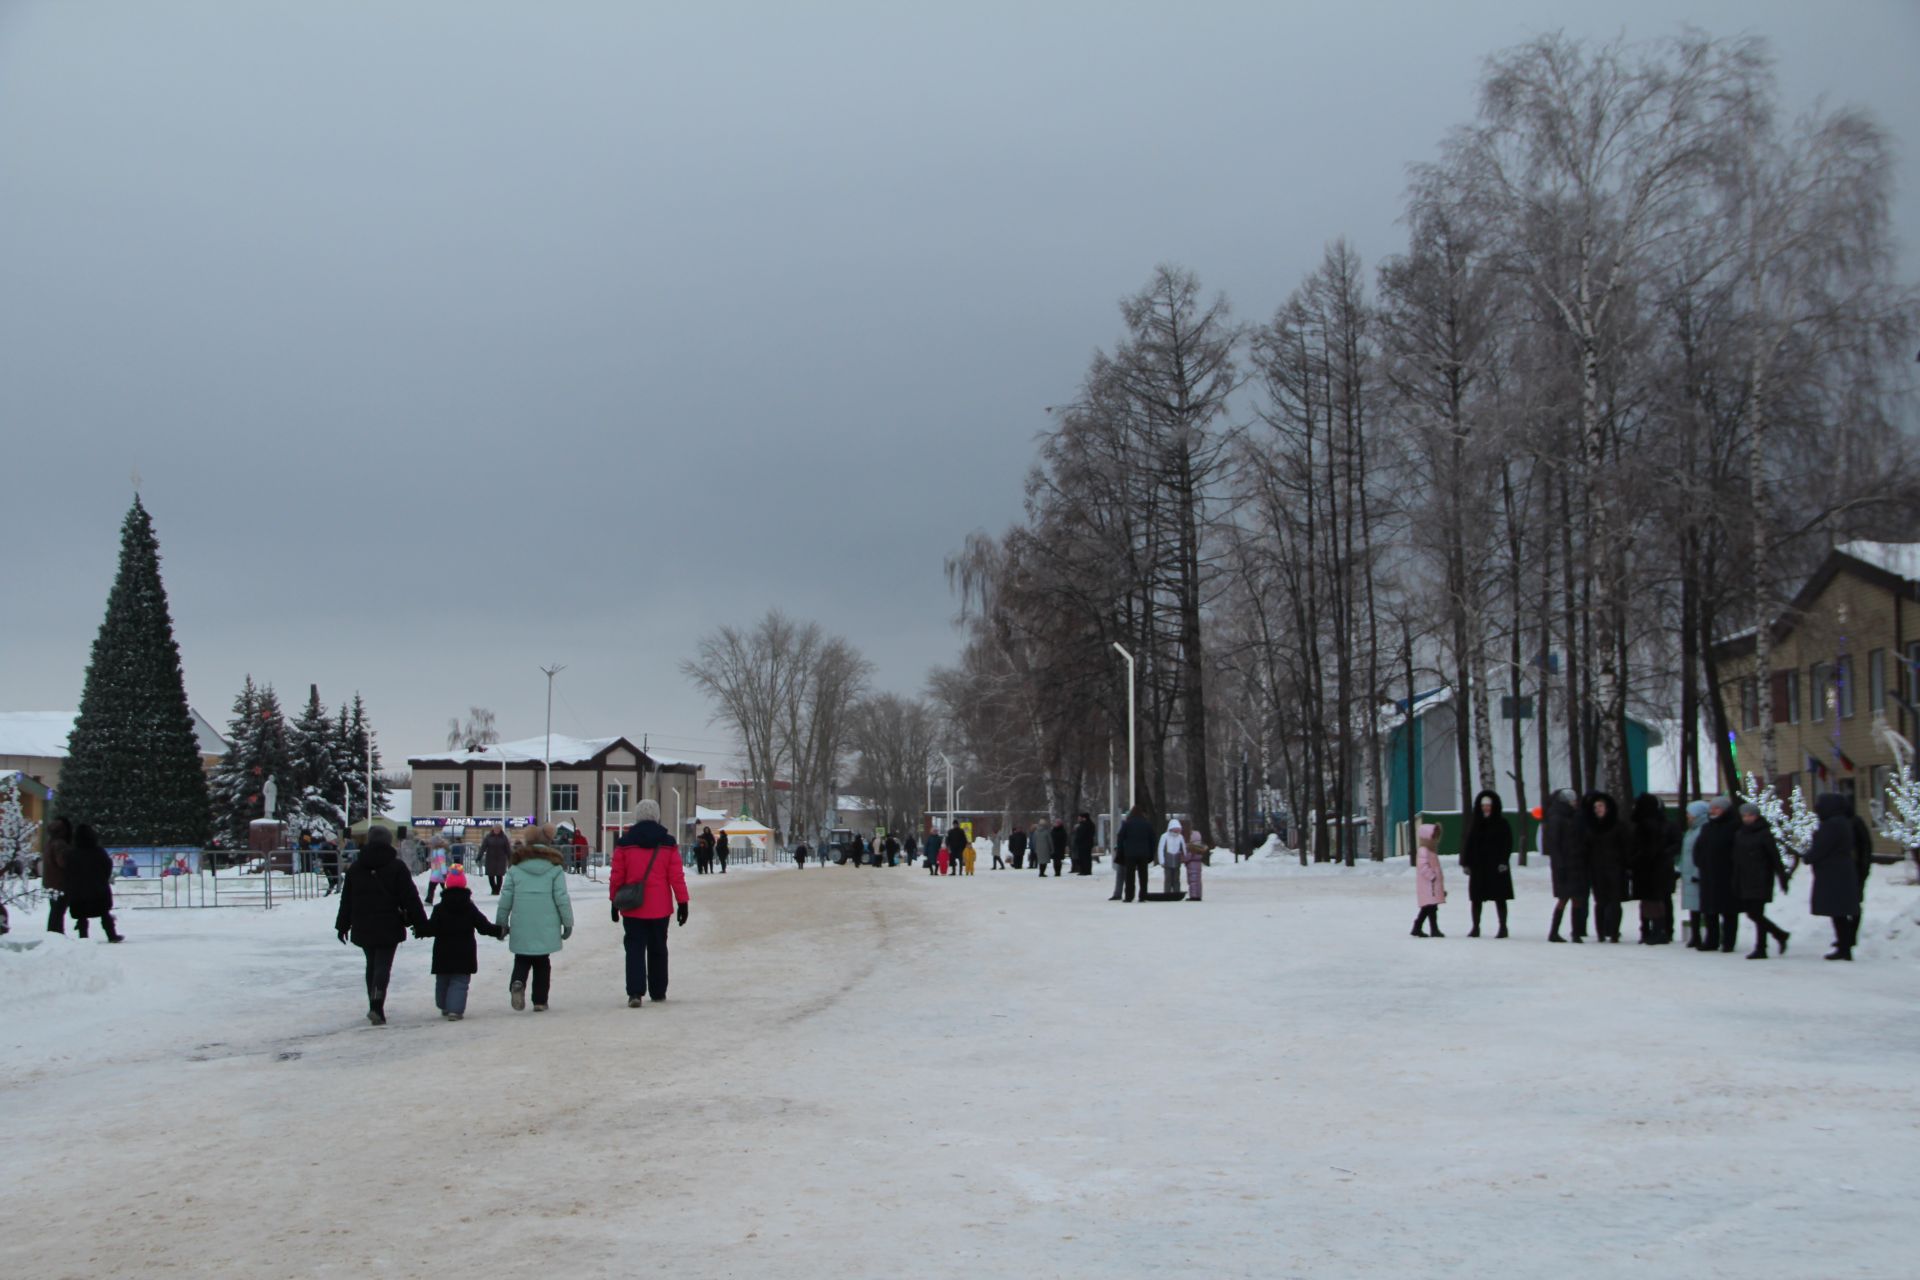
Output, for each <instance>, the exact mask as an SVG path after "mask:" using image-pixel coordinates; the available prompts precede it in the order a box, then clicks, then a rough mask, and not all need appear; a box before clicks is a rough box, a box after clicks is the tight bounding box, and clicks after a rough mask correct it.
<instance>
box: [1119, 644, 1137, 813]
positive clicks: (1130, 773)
mask: <svg viewBox="0 0 1920 1280" xmlns="http://www.w3.org/2000/svg"><path fill="white" fill-rule="evenodd" d="M1113 647H1114V648H1115V649H1116V650H1118V651H1119V653H1120V656H1121V657H1123V658H1125V659H1126V660H1127V812H1128V813H1132V812H1133V788H1134V779H1135V778H1137V777H1139V773H1138V772H1137V771H1136V770H1135V768H1134V764H1133V721H1134V713H1133V685H1134V680H1133V655H1132V654H1131V653H1128V652H1127V649H1126V646H1125V645H1123V644H1121V643H1120V642H1119V641H1118V640H1115V641H1114V642H1113Z"/></svg>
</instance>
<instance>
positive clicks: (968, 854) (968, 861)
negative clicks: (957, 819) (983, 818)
mask: <svg viewBox="0 0 1920 1280" xmlns="http://www.w3.org/2000/svg"><path fill="white" fill-rule="evenodd" d="M979 856H980V852H979V850H977V849H975V848H974V847H973V841H971V840H969V841H967V847H966V848H965V849H962V850H961V851H960V860H961V863H962V864H963V865H964V866H965V868H966V873H967V874H968V875H972V874H973V864H974V862H975V860H976V859H978V858H979Z"/></svg>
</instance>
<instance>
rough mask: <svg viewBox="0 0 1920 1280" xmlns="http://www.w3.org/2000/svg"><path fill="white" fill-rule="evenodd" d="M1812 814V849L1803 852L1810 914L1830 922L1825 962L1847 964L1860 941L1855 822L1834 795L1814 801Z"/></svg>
mask: <svg viewBox="0 0 1920 1280" xmlns="http://www.w3.org/2000/svg"><path fill="white" fill-rule="evenodd" d="M1813 813H1814V816H1815V817H1816V818H1818V819H1819V820H1820V825H1819V826H1818V827H1816V828H1814V832H1813V847H1812V848H1810V849H1808V850H1807V865H1808V866H1810V867H1812V868H1813V903H1812V908H1813V914H1814V915H1816V916H1826V917H1827V918H1828V919H1830V920H1832V921H1833V950H1832V951H1830V952H1828V953H1827V959H1829V960H1851V959H1853V948H1854V946H1855V944H1857V943H1858V942H1859V941H1860V907H1861V902H1862V893H1861V891H1862V890H1863V889H1864V888H1865V887H1866V884H1865V881H1863V880H1862V879H1861V878H1860V867H1859V863H1858V860H1857V859H1856V858H1855V856H1854V841H1853V824H1854V821H1855V818H1854V816H1853V815H1852V813H1850V812H1849V811H1848V807H1847V801H1846V797H1845V796H1842V795H1839V794H1837V793H1834V792H1828V793H1827V794H1825V795H1823V796H1820V797H1819V798H1817V799H1816V800H1815V801H1814V802H1813Z"/></svg>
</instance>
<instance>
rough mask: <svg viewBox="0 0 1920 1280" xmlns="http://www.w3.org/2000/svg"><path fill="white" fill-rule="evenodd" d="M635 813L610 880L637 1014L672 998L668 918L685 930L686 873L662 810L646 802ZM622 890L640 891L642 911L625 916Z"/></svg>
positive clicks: (617, 848) (617, 847)
mask: <svg viewBox="0 0 1920 1280" xmlns="http://www.w3.org/2000/svg"><path fill="white" fill-rule="evenodd" d="M634 812H635V814H636V816H637V818H638V821H636V822H635V823H634V824H633V825H632V826H631V827H628V828H627V829H626V830H625V831H623V832H622V833H621V834H620V838H619V839H618V840H616V841H614V845H613V866H612V868H611V874H610V875H609V876H608V878H607V896H608V898H609V899H611V900H613V901H614V902H615V906H614V907H613V921H614V923H615V924H618V925H620V926H621V927H622V928H624V929H625V930H626V932H627V939H626V941H627V1008H629V1009H638V1008H639V1007H640V998H641V997H642V996H646V997H648V998H650V999H652V1001H653V1002H654V1003H655V1004H659V1003H660V1002H661V1001H662V1000H665V999H666V998H667V918H668V917H669V916H674V915H676V914H677V916H678V918H679V921H680V923H681V924H685V923H686V922H687V873H686V869H685V868H684V867H683V866H682V865H681V862H680V850H679V847H678V846H677V845H675V844H674V841H673V835H672V833H671V832H669V831H668V830H667V829H666V828H665V827H663V826H661V825H660V806H659V804H658V803H657V802H655V801H652V800H642V801H641V802H640V803H639V805H637V806H636V807H635V810H634ZM622 885H638V886H639V887H640V901H639V905H637V906H634V907H630V908H628V909H627V910H624V911H623V910H621V908H620V906H619V905H618V900H619V897H620V886H622ZM676 901H677V902H678V903H679V907H678V908H677V910H676V908H675V906H674V903H675V902H676Z"/></svg>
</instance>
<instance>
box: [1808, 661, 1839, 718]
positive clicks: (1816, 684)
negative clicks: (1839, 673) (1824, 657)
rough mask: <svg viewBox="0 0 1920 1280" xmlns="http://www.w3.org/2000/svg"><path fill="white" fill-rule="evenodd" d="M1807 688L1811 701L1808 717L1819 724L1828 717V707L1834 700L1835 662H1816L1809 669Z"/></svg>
mask: <svg viewBox="0 0 1920 1280" xmlns="http://www.w3.org/2000/svg"><path fill="white" fill-rule="evenodd" d="M1807 683H1808V684H1809V685H1810V686H1812V687H1811V688H1809V689H1808V690H1807V693H1808V695H1809V696H1810V698H1811V701H1809V702H1808V703H1807V712H1808V714H1807V719H1809V720H1811V721H1813V722H1814V723H1815V724H1819V723H1820V722H1821V721H1822V720H1825V719H1826V718H1827V707H1828V705H1829V704H1830V703H1831V702H1832V701H1833V664H1832V663H1830V662H1816V663H1814V664H1813V666H1812V667H1811V668H1809V669H1808V671H1807Z"/></svg>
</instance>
